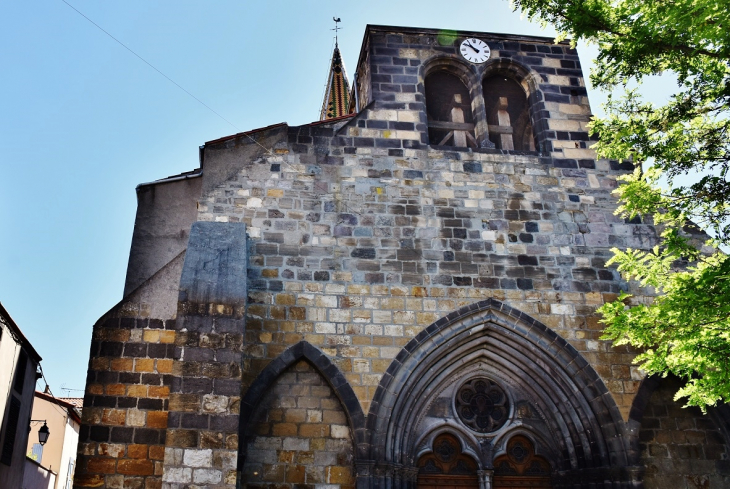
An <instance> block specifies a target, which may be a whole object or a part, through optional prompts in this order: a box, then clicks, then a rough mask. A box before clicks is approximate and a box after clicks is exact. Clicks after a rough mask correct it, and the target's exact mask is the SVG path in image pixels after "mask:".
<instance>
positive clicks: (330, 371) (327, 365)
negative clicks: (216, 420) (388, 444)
mask: <svg viewBox="0 0 730 489" xmlns="http://www.w3.org/2000/svg"><path fill="white" fill-rule="evenodd" d="M300 360H306V361H307V362H308V363H309V364H311V365H312V366H313V367H314V369H315V370H316V371H317V372H318V373H319V374H320V375H322V377H324V379H325V380H326V381H327V383H328V384H329V386H330V387H331V388H332V390H333V391H334V392H335V395H336V396H337V398H338V399H339V400H340V404H341V405H342V408H343V410H344V411H345V415H346V416H347V421H348V423H349V425H350V430H351V431H352V434H353V439H354V442H355V457H356V458H362V457H360V456H359V454H360V453H361V452H363V451H367V448H365V447H366V446H367V443H366V435H365V415H364V413H363V411H362V407H361V406H360V401H359V400H358V399H357V396H356V395H355V391H353V390H352V387H351V386H350V384H349V382H347V379H345V376H344V375H343V374H342V372H341V371H340V369H339V368H337V365H335V364H334V363H332V360H330V359H329V357H328V356H327V355H325V354H324V353H323V352H322V351H321V350H320V349H318V348H317V347H316V346H314V345H312V344H311V343H309V342H307V341H300V342H299V343H296V344H295V345H293V346H291V347H290V348H288V349H287V350H286V351H284V352H283V353H282V354H281V355H279V356H278V357H277V358H275V359H274V360H272V361H271V362H270V363H269V364H268V365H267V366H266V367H265V368H264V369H263V370H262V371H261V373H260V374H259V375H258V376H257V377H256V379H255V380H254V381H253V383H252V384H251V386H250V387H249V388H248V390H247V391H246V394H245V395H244V396H243V398H242V399H241V410H240V420H241V421H240V423H239V429H238V438H239V440H241V441H240V442H239V448H238V471H239V472H240V471H241V470H242V469H243V465H244V463H245V461H246V445H245V444H244V443H242V440H243V439H244V437H245V434H246V431H247V429H248V425H249V423H250V422H251V421H252V418H253V416H252V415H253V413H254V411H255V409H256V407H257V406H258V403H259V401H260V400H261V399H262V398H263V396H264V394H265V393H266V391H267V389H268V388H269V387H270V386H271V385H273V383H274V382H275V381H276V379H277V378H278V377H279V375H281V374H282V373H283V372H284V371H285V370H286V369H288V368H289V367H290V366H292V365H294V364H295V363H296V362H298V361H300Z"/></svg>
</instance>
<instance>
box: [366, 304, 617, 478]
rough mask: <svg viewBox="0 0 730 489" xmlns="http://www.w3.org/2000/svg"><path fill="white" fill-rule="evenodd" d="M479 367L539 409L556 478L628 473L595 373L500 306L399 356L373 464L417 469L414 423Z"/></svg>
mask: <svg viewBox="0 0 730 489" xmlns="http://www.w3.org/2000/svg"><path fill="white" fill-rule="evenodd" d="M475 363H480V364H481V365H484V366H485V368H486V369H488V371H489V372H491V374H489V375H493V376H495V378H497V376H499V378H501V379H502V381H503V382H505V383H508V384H510V385H513V386H517V387H518V388H519V389H520V392H522V394H523V395H525V396H527V397H528V398H529V399H531V400H532V401H533V402H535V403H536V407H537V409H538V410H539V411H540V412H541V413H543V415H544V418H545V419H544V421H545V423H546V424H547V426H548V430H549V433H550V436H549V437H548V439H550V440H551V441H552V442H553V443H554V444H555V445H554V446H552V447H550V450H549V451H551V452H553V453H554V454H555V459H554V460H553V461H552V462H553V465H554V467H555V469H556V470H558V471H560V472H562V473H564V474H568V477H574V476H577V474H579V473H580V474H587V473H592V474H594V475H595V476H596V477H598V478H599V479H600V478H601V477H604V476H606V474H605V473H604V472H605V470H611V471H613V470H614V469H616V468H620V467H626V466H627V465H628V459H627V454H626V450H625V447H624V443H623V439H622V434H623V420H622V418H621V414H620V412H619V409H618V407H617V406H616V403H615V401H614V400H613V397H612V396H611V394H610V393H609V392H608V389H607V388H606V386H605V385H604V383H603V381H602V380H601V379H600V377H599V376H598V374H597V373H596V372H595V370H594V369H593V368H592V367H591V366H590V365H589V364H588V362H587V361H586V360H585V359H584V358H583V357H582V356H581V355H580V353H579V352H578V351H577V350H576V349H575V348H573V347H572V346H571V345H570V344H569V343H568V342H567V341H565V340H564V339H563V338H562V337H560V336H558V335H557V334H556V333H555V332H554V331H552V330H551V329H550V328H548V327H547V326H545V325H544V324H542V323H541V322H539V321H537V320H535V319H533V318H531V317H530V316H528V315H527V314H525V313H523V312H521V311H519V310H517V309H514V308H511V307H509V306H507V305H506V304H503V303H501V302H499V301H497V300H495V299H489V300H486V301H482V302H478V303H475V304H471V305H469V306H466V307H463V308H461V309H459V310H457V311H454V312H452V313H450V314H448V315H446V316H445V317H443V318H441V319H439V320H438V321H436V322H435V323H433V324H431V325H430V326H428V327H427V328H426V329H425V330H423V331H422V332H421V333H420V334H419V335H417V336H416V337H415V338H414V339H413V340H411V341H410V342H409V343H408V344H407V345H406V346H405V347H404V348H403V349H402V350H401V351H400V353H399V354H398V355H397V356H396V358H395V360H393V362H392V363H391V365H390V366H389V368H388V370H387V371H386V373H385V374H384V375H383V377H382V380H381V382H380V385H379V386H378V388H377V390H376V393H375V397H374V399H373V402H372V405H371V409H370V412H369V414H368V419H367V426H368V431H369V432H370V433H371V455H370V458H371V459H372V460H383V461H385V462H387V463H391V464H402V465H405V466H409V465H412V464H413V463H414V460H413V457H414V455H415V454H414V453H413V450H414V448H415V446H414V443H415V440H416V438H417V437H418V434H417V433H416V432H415V426H414V425H415V423H414V422H413V420H414V419H415V418H416V417H417V416H418V413H420V412H423V411H424V408H425V403H426V402H427V399H428V398H430V397H432V396H433V395H434V392H436V391H438V390H439V389H443V386H444V385H446V384H447V383H449V382H451V383H453V378H458V376H459V375H460V372H463V370H464V369H465V368H466V367H468V366H469V365H473V364H475ZM586 471H587V472H586ZM570 474H573V475H572V476H571V475H570ZM581 477H584V475H581ZM591 477H592V476H591Z"/></svg>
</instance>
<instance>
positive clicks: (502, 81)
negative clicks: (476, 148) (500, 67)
mask: <svg viewBox="0 0 730 489" xmlns="http://www.w3.org/2000/svg"><path fill="white" fill-rule="evenodd" d="M482 90H483V93H484V107H485V109H486V112H487V124H488V125H489V140H490V141H491V142H492V143H494V145H495V146H496V148H497V149H505V150H516V151H535V138H534V136H533V133H532V124H531V123H530V111H529V106H528V104H527V96H526V95H525V91H524V90H523V89H522V87H521V86H520V85H519V84H518V83H517V82H516V81H514V80H512V79H511V78H505V77H504V76H503V75H495V76H491V77H489V78H485V79H484V82H482Z"/></svg>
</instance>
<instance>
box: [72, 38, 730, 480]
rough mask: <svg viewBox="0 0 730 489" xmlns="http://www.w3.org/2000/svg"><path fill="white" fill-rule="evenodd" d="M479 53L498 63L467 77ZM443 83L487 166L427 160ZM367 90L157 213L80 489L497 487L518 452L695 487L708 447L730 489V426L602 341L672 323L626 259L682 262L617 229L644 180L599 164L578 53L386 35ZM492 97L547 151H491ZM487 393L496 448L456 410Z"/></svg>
mask: <svg viewBox="0 0 730 489" xmlns="http://www.w3.org/2000/svg"><path fill="white" fill-rule="evenodd" d="M468 37H477V38H479V39H482V40H484V41H485V42H487V44H488V45H489V47H490V49H491V59H490V60H489V61H487V62H486V63H484V64H481V65H471V64H469V63H467V62H465V61H464V60H463V59H462V58H460V56H459V54H458V47H459V43H460V42H461V41H462V40H463V39H465V38H468ZM435 70H436V71H438V70H441V71H445V72H447V73H450V74H453V75H454V76H456V77H458V78H459V80H461V81H462V82H463V84H464V85H465V86H466V87H467V89H468V93H469V94H470V97H471V99H472V100H471V110H472V113H473V117H474V121H475V123H474V125H473V127H470V128H466V126H459V127H461V128H462V129H463V130H467V129H468V130H473V132H474V138H475V140H476V141H478V142H481V143H480V144H482V147H480V148H457V147H450V146H438V145H437V143H436V142H433V141H429V140H428V124H429V123H433V122H432V121H429V120H428V118H427V116H426V112H427V111H426V108H427V104H428V100H426V98H425V88H424V83H425V80H426V79H427V78H428V76H429V74H430V73H432V72H434V71H435ZM356 72H357V79H356V82H355V83H354V90H355V93H356V95H357V97H353V98H352V100H353V104H354V103H355V100H357V104H358V105H357V107H353V108H354V109H355V112H356V113H355V114H353V115H351V116H345V117H340V118H337V119H333V120H326V121H322V122H317V123H312V124H308V125H304V126H299V127H290V126H288V125H286V124H279V125H275V126H270V127H267V128H263V129H260V130H256V131H251V132H248V133H242V134H237V135H234V136H230V137H225V138H222V139H219V140H215V141H211V142H208V143H206V144H205V145H204V146H203V147H202V149H201V169H200V170H196V171H195V172H190V173H186V174H183V175H181V176H179V177H175V178H170V179H165V180H161V181H159V182H155V183H153V184H151V185H146V186H140V187H139V188H138V196H139V200H140V209H139V210H138V218H137V223H136V225H135V238H134V240H133V243H132V253H131V256H134V257H139V258H135V259H134V260H132V259H130V272H129V277H133V280H131V279H129V277H128V287H127V290H125V297H124V298H123V300H122V301H121V302H120V303H119V304H118V305H117V306H115V307H114V308H112V309H111V310H110V311H109V313H107V314H106V315H105V316H104V317H103V318H101V319H100V320H99V322H98V323H97V324H96V325H95V327H94V339H93V341H92V349H91V359H90V363H89V374H88V381H87V392H86V398H85V407H84V425H83V427H82V432H81V441H80V444H79V467H78V469H77V472H76V474H77V475H76V481H75V487H78V488H81V487H108V488H132V487H134V488H145V489H156V488H160V487H165V488H169V489H173V488H174V489H177V488H183V487H191V488H192V487H211V488H233V487H246V486H248V485H251V487H262V486H267V487H268V486H271V487H300V486H301V487H318V488H319V487H321V488H325V487H326V488H328V489H329V488H333V489H334V488H335V487H343V488H344V487H354V486H357V487H358V488H361V489H365V488H381V487H383V488H385V487H393V488H396V487H415V486H416V485H417V483H418V482H417V481H418V470H417V469H416V465H417V462H418V459H419V457H421V456H423V454H426V453H429V450H430V448H429V447H430V446H431V445H430V443H431V441H432V440H433V439H434V437H436V436H438V435H439V434H441V433H449V434H451V435H452V436H454V437H456V438H458V439H459V440H461V442H462V443H463V446H462V449H463V453H464V454H466V455H467V456H469V457H471V458H473V459H474V461H475V464H476V465H477V466H478V467H479V470H478V474H475V476H477V475H478V477H479V478H480V479H479V480H481V481H482V483H483V484H487V483H489V481H490V480H491V479H490V478H491V477H492V476H491V473H492V471H493V465H492V462H493V460H494V459H495V458H496V457H498V456H500V455H501V454H503V453H505V452H504V450H506V449H507V448H506V447H507V444H508V442H509V439H510V438H511V437H513V436H516V435H517V434H519V435H520V436H523V437H527V438H528V439H529V440H530V443H532V444H533V445H534V446H535V450H536V453H537V454H538V455H539V456H540V457H543V458H544V459H545V460H547V461H548V462H549V464H550V465H551V470H552V472H551V481H552V484H553V487H571V488H573V487H599V486H601V487H609V485H610V484H613V485H612V486H611V487H626V488H628V487H631V488H639V487H655V486H654V485H652V484H659V482H657V481H659V479H658V477H660V476H659V475H658V473H657V472H656V470H655V469H653V468H652V467H661V468H662V469H661V470H670V468H671V467H673V469H671V470H674V471H675V472H673V473H674V474H676V475H677V476H681V477H684V475H683V474H687V477H689V476H690V475H692V476H694V475H693V474H695V473H694V472H692V473H691V474H690V472H691V471H690V469H689V468H687V467H686V466H684V465H681V464H675V463H674V462H672V461H671V460H675V459H676V458H677V457H679V459H683V458H682V456H681V455H676V457H675V455H672V456H671V457H667V456H665V455H662V454H661V453H659V452H660V451H661V450H662V448H660V445H661V443H665V442H660V441H659V440H661V439H663V438H664V439H666V438H667V437H673V436H676V437H682V436H690V437H691V436H694V435H693V434H692V433H690V434H687V433H689V432H690V431H692V432H694V431H697V432H698V433H699V432H701V433H702V436H703V437H706V438H703V440H710V439H711V440H712V443H713V445H712V446H713V448H712V450H711V453H710V452H703V455H702V457H700V458H703V460H712V461H714V462H717V463H714V462H713V463H712V464H709V465H707V471H710V472H712V474H710V475H708V477H707V484H709V485H704V486H697V487H722V484H723V482H722V481H726V479H725V478H726V477H727V475H728V467H727V466H726V463H725V462H726V461H727V458H728V454H729V453H730V452H728V450H727V440H728V438H727V433H728V432H727V428H726V426H725V424H724V422H723V421H722V420H723V419H725V418H724V413H725V412H724V411H723V410H718V411H717V412H715V413H714V414H712V416H710V417H703V416H701V415H700V414H699V413H695V412H690V411H682V413H683V414H682V415H681V416H679V415H676V416H675V415H674V414H670V413H674V412H675V410H676V408H675V407H673V406H676V405H675V404H673V402H672V401H671V400H670V399H669V398H667V397H666V395H665V394H664V393H665V391H666V389H667V387H666V385H665V384H663V383H662V382H659V381H658V380H656V379H648V380H647V379H644V376H643V375H642V373H641V372H640V371H638V370H637V369H636V368H635V367H634V366H633V365H632V361H633V359H634V356H635V352H633V351H631V350H629V349H628V348H626V347H613V346H612V345H611V344H610V343H608V342H606V341H603V340H601V339H600V337H601V334H602V333H601V329H602V327H601V324H600V323H599V321H598V317H597V316H596V314H595V310H596V308H597V307H599V306H600V305H601V304H603V303H604V302H606V301H611V300H614V299H615V298H616V297H617V295H618V294H619V293H620V291H622V290H631V291H632V292H633V293H634V294H636V295H635V298H634V299H633V300H636V301H644V300H650V298H649V297H648V296H647V295H646V294H645V293H643V292H642V291H641V290H640V289H638V288H637V287H636V286H635V284H629V283H626V282H623V281H622V280H621V279H620V277H619V275H618V274H617V272H616V271H615V270H614V269H612V268H610V267H607V266H606V261H607V260H608V258H610V256H611V251H610V249H611V248H612V247H614V246H615V247H619V248H626V247H632V248H642V249H647V248H650V247H653V246H654V245H655V244H657V242H658V241H657V237H656V232H655V229H654V228H653V226H651V225H650V224H647V223H643V222H641V221H638V220H637V221H632V222H626V221H624V220H623V219H621V218H618V217H617V216H615V215H614V211H615V209H616V201H615V197H613V196H612V193H611V192H612V191H613V190H614V189H615V188H616V187H617V185H618V182H617V178H618V177H619V176H620V175H622V174H624V173H625V172H626V171H629V170H631V167H630V166H629V165H626V164H619V163H617V162H615V161H607V160H596V158H595V155H594V153H593V152H592V150H591V149H590V145H591V144H592V141H591V140H590V138H589V137H588V132H587V131H588V129H587V124H588V122H589V119H590V106H589V103H588V99H587V97H586V90H585V87H584V82H583V77H582V71H581V67H580V61H579V59H578V55H577V53H576V52H575V50H573V49H572V48H570V46H569V45H568V44H566V43H560V44H554V43H553V41H552V40H551V39H545V38H535V37H519V36H510V35H502V34H487V33H472V32H458V33H455V34H453V33H452V34H449V35H444V33H443V32H441V31H438V30H432V29H413V28H402V27H382V26H369V27H368V29H367V32H366V34H365V39H364V41H363V48H362V51H361V53H360V60H359V63H358V67H357V70H356ZM490 76H503V77H505V78H510V79H512V80H514V81H516V82H517V83H519V85H520V86H521V87H522V88H523V90H524V91H525V97H526V100H527V102H528V106H529V113H528V114H527V116H528V117H529V120H530V123H531V127H532V131H533V134H534V140H535V148H536V150H535V151H526V152H517V151H509V150H496V149H489V148H487V147H486V146H488V144H487V143H486V141H487V137H488V134H489V132H490V131H493V130H495V129H494V127H493V126H490V125H489V124H488V123H487V116H486V115H485V110H486V109H485V104H484V96H483V93H482V81H483V80H484V79H485V78H487V77H490ZM160 223H164V226H166V227H165V230H164V233H163V232H162V231H159V229H161V228H160V226H163V224H160ZM156 233H157V234H156ZM158 235H159V236H158ZM169 236H175V237H176V238H175V240H170V239H169ZM181 236H182V237H184V238H185V239H179V237H181ZM479 377H485V378H488V379H490V381H492V382H494V383H496V384H499V385H500V388H501V389H503V390H504V391H505V392H506V393H507V394H506V395H507V397H508V403H507V404H506V405H508V406H510V407H509V420H508V422H507V423H505V424H504V426H503V427H502V428H500V429H499V430H497V431H495V432H493V433H491V432H490V433H475V432H474V431H473V430H470V429H469V428H468V427H467V426H466V425H464V424H463V423H461V422H460V421H459V419H458V417H457V416H456V415H455V414H454V409H453V407H452V405H451V404H450V403H451V402H452V401H451V400H450V399H452V398H453V396H454V394H453V392H455V390H454V387H453V386H454V385H457V384H458V385H461V384H463V383H464V382H467V381H468V380H469V379H475V378H479ZM666 392H671V386H670V387H669V391H666ZM657 396H658V397H657ZM659 397H661V399H659ZM649 400H650V401H649ZM647 406H648V407H647ZM652 406H654V407H652ZM657 406H664V407H663V408H660V407H657ZM661 409H665V411H661ZM660 411H661V412H660ZM664 412H666V413H667V414H662V413H664ZM662 416H664V417H666V416H670V417H671V416H675V417H676V420H674V418H672V419H673V420H674V421H666V422H667V423H669V422H675V426H676V428H675V427H668V426H665V418H663V417H662ZM680 418H681V420H680ZM685 430H689V431H688V432H687V433H685ZM707 442H708V443H709V441H707ZM698 443H699V442H698ZM661 446H664V445H661ZM689 450H690V452H691V453H694V452H692V450H694V449H689ZM670 451H671V450H670ZM662 453H663V452H662ZM667 453H669V452H667ZM679 453H680V452H677V454H679ZM682 453H684V452H682ZM688 453H689V452H688ZM689 456H690V455H688V457H689ZM685 458H686V457H685ZM690 458H691V457H690ZM660 459H661V460H660ZM721 462H722V463H721ZM695 475H696V474H695ZM645 477H646V479H645ZM645 480H646V485H645V486H643V484H644V481H645ZM687 480H689V478H688V479H687ZM703 480H704V479H703ZM703 483H704V482H703ZM657 487H658V486H657ZM687 487H692V486H687Z"/></svg>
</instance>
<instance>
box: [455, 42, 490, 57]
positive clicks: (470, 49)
mask: <svg viewBox="0 0 730 489" xmlns="http://www.w3.org/2000/svg"><path fill="white" fill-rule="evenodd" d="M459 51H461V55H462V56H463V57H464V59H466V60H467V61H471V62H472V63H484V62H485V61H486V60H488V59H489V54H490V53H489V46H487V43H486V42H484V41H482V40H481V39H476V38H473V37H471V38H469V39H464V41H463V42H462V43H461V48H459Z"/></svg>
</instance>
